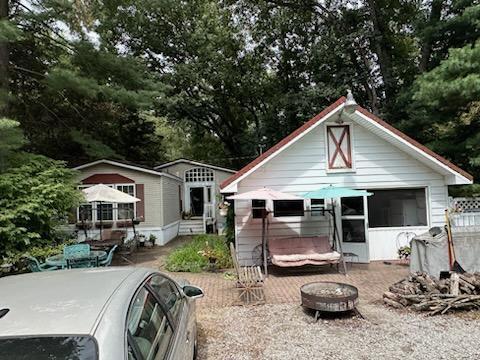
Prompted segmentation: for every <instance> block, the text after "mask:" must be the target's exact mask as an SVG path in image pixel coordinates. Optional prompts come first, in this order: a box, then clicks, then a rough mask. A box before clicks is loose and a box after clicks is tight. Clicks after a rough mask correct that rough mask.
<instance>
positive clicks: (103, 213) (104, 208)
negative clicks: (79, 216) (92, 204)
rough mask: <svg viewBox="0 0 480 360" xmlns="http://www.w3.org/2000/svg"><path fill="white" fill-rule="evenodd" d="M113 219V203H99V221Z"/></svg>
mask: <svg viewBox="0 0 480 360" xmlns="http://www.w3.org/2000/svg"><path fill="white" fill-rule="evenodd" d="M100 220H102V221H103V220H106V221H113V204H100V203H98V204H97V221H100Z"/></svg>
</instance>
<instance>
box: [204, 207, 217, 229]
mask: <svg viewBox="0 0 480 360" xmlns="http://www.w3.org/2000/svg"><path fill="white" fill-rule="evenodd" d="M213 218H215V208H214V206H213V204H203V232H204V233H205V234H206V233H207V221H208V220H210V219H213Z"/></svg>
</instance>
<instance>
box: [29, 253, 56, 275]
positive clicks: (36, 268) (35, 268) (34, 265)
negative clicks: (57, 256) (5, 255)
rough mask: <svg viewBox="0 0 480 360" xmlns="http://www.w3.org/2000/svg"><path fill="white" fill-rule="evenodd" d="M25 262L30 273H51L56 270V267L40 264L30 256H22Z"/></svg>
mask: <svg viewBox="0 0 480 360" xmlns="http://www.w3.org/2000/svg"><path fill="white" fill-rule="evenodd" d="M22 257H23V258H24V259H25V260H26V261H27V267H28V269H29V270H30V271H31V272H41V271H52V270H58V267H56V266H50V265H47V264H45V263H43V264H41V263H40V262H39V261H38V260H37V258H35V257H33V256H30V255H23V256H22Z"/></svg>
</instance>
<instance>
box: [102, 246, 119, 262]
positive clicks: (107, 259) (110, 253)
mask: <svg viewBox="0 0 480 360" xmlns="http://www.w3.org/2000/svg"><path fill="white" fill-rule="evenodd" d="M117 247H118V245H114V246H113V247H112V248H111V249H110V251H109V252H108V255H107V258H106V259H105V260H103V261H100V262H99V265H100V266H110V265H111V264H112V259H113V253H114V252H115V250H116V249H117Z"/></svg>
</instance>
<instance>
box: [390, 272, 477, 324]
mask: <svg viewBox="0 0 480 360" xmlns="http://www.w3.org/2000/svg"><path fill="white" fill-rule="evenodd" d="M383 301H384V303H385V304H387V305H389V306H392V307H394V308H398V309H401V308H411V309H413V310H416V311H429V315H436V314H445V313H446V312H449V311H453V310H459V309H463V310H471V309H480V273H474V274H472V273H464V274H458V273H452V274H451V276H450V278H449V279H441V280H438V279H435V278H432V277H430V276H429V275H428V274H426V273H421V272H417V273H414V274H410V275H409V276H408V277H407V278H405V279H403V280H401V281H399V282H397V283H395V284H393V285H392V286H390V288H389V291H385V293H384V294H383Z"/></svg>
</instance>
